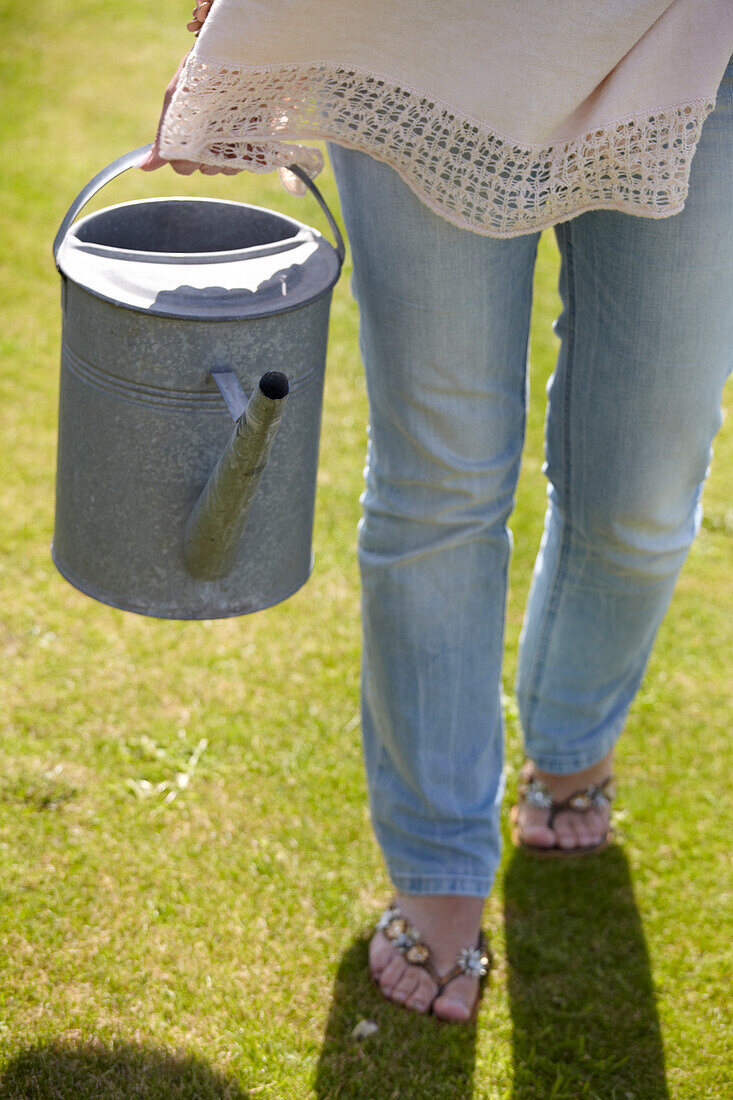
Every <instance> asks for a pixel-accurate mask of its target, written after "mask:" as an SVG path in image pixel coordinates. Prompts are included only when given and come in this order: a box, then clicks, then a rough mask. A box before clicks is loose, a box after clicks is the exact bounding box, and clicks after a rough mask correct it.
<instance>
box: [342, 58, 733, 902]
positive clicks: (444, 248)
mask: <svg viewBox="0 0 733 1100" xmlns="http://www.w3.org/2000/svg"><path fill="white" fill-rule="evenodd" d="M330 152H331V159H332V163H333V167H334V170H335V173H336V178H337V182H338V187H339V192H340V195H341V202H342V208H343V213H344V218H345V220H346V226H347V230H348V233H349V239H350V242H351V248H352V254H353V259H354V277H353V291H354V295H355V297H356V299H357V302H358V304H359V310H360V318H361V322H360V346H361V352H362V357H363V361H364V366H365V370H366V376H367V386H368V393H369V416H370V431H369V446H368V458H367V467H366V472H365V478H366V488H365V492H364V495H363V498H362V501H363V513H364V514H363V519H362V522H361V524H360V531H359V560H360V567H361V575H362V589H363V624H364V645H363V739H364V754H365V761H366V768H367V776H368V781H369V790H370V802H371V810H372V819H373V823H374V828H375V832H376V835H377V839H378V841H379V843H380V845H381V847H382V850H383V853H384V856H385V859H386V863H387V867H388V870H389V873H390V875H391V878H392V880H393V882H394V884H395V886H396V887H397V888H399V889H400V890H402V891H405V892H409V893H420V894H469V895H478V896H485V895H486V894H488V892H489V891H490V889H491V886H492V882H493V877H494V873H495V870H496V867H497V864H498V861H499V855H500V833H499V812H500V804H501V797H502V767H503V728H502V715H501V705H500V683H501V660H502V647H503V627H504V607H505V593H506V579H507V566H508V561H509V555H510V547H511V539H510V534H509V531H508V528H507V521H508V518H509V515H510V513H511V510H512V506H513V501H514V491H515V486H516V481H517V475H518V473H519V466H520V459H521V451H522V444H523V439H524V424H525V402H526V358H527V345H528V335H529V319H530V308H531V299H532V276H533V269H534V263H535V255H536V248H537V240H538V235H537V234H531V235H527V236H521V237H515V238H513V239H510V240H497V239H492V238H488V237H480V236H478V235H476V234H473V233H470V232H467V231H465V230H461V229H458V228H456V227H455V226H453V225H451V224H450V223H448V222H446V221H445V220H443V219H441V218H439V217H437V216H436V215H435V214H433V213H432V212H431V211H430V210H429V209H428V208H427V207H426V206H424V205H423V204H422V203H421V202H420V201H419V200H418V199H417V198H416V197H415V195H414V194H413V193H412V192H411V191H410V190H409V188H408V187H407V186H406V185H405V184H404V183H403V182H402V180H401V179H400V178H399V176H398V175H397V174H396V173H395V172H394V171H393V170H392V169H390V168H388V167H387V166H386V165H383V164H380V163H378V162H377V161H375V160H373V159H371V158H370V157H368V156H366V155H364V154H362V153H358V152H354V151H352V150H347V149H344V148H341V147H338V146H331V147H330ZM732 181H733V67H729V69H728V73H727V75H726V79H725V80H724V82H723V84H722V85H721V89H720V92H719V96H718V102H717V106H716V109H715V111H714V112H713V114H712V115H710V117H709V118H708V120H707V121H706V123H705V125H704V128H703V134H702V138H701V141H700V144H699V147H698V150H697V153H696V155H695V159H694V161H693V167H692V179H691V185H690V195H689V198H688V201H687V206H686V208H685V210H684V211H683V212H682V213H681V214H678V215H676V216H675V217H672V218H668V219H663V220H658V221H655V220H653V219H649V218H638V217H632V216H630V215H626V214H620V213H616V212H613V211H593V212H590V213H586V214H582V215H580V216H578V217H577V218H574V219H572V220H571V221H568V222H565V223H563V224H561V225H559V226H558V227H557V228H556V235H557V242H558V245H559V249H560V254H561V261H562V266H561V274H560V293H561V298H562V304H563V308H562V313H561V316H560V318H559V319H558V321H557V325H556V331H557V335H558V336H559V337H560V340H561V347H560V352H559V357H558V361H557V366H556V369H555V372H554V374H553V377H552V379H551V381H550V384H549V387H548V413H547V426H546V463H545V473H546V475H547V478H548V508H547V515H546V522H545V532H544V536H543V540H542V544H541V547H540V551H539V555H538V558H537V562H536V567H535V572H534V578H533V582H532V589H531V594H530V598H529V604H528V607H527V611H526V616H525V621H524V626H523V630H522V638H521V653H520V662H519V675H518V685H517V690H518V699H519V705H520V714H521V719H522V727H523V731H524V738H525V745H526V751H527V755H528V756H529V757H531V758H532V759H533V760H534V761H535V762H536V763H537V764H538V765H539V766H541V767H542V768H545V769H546V770H548V771H552V772H559V773H568V772H574V771H577V770H579V769H581V768H585V767H588V766H589V765H591V764H593V763H595V762H596V761H598V760H599V759H601V758H602V757H603V756H604V755H605V754H606V753H607V752H608V751H609V750H610V749H611V748H612V747H613V745H614V742H615V741H616V738H617V737H618V735H619V733H620V731H621V728H622V726H623V723H624V719H625V717H626V714H627V711H628V708H629V705H630V704H631V701H632V699H633V697H634V694H635V692H636V690H637V688H638V686H639V683H640V681H641V678H642V675H643V672H644V668H645V665H646V662H647V658H648V656H649V653H650V650H651V647H652V643H653V640H654V637H655V634H656V632H657V629H658V627H659V624H660V622H661V620H662V617H663V616H664V613H665V611H666V608H667V606H668V603H669V600H670V597H671V595H672V590H673V587H674V584H675V580H676V577H677V575H678V572H679V570H680V567H681V566H682V564H683V562H684V560H685V557H686V554H687V551H688V549H689V547H690V544H691V542H692V540H693V538H694V536H695V534H696V533H697V530H698V528H699V524H700V520H701V508H700V495H701V490H702V485H703V482H704V479H705V476H706V471H707V468H708V465H709V462H710V454H711V443H712V440H713V437H714V435H715V433H716V431H717V429H718V427H719V425H720V405H721V391H722V387H723V384H724V382H725V379H726V377H727V376H728V374H729V372H730V370H731V363H732V354H733V182H732ZM681 736H683V733H682V732H681Z"/></svg>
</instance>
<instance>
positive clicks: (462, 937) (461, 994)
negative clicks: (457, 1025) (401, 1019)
mask: <svg viewBox="0 0 733 1100" xmlns="http://www.w3.org/2000/svg"><path fill="white" fill-rule="evenodd" d="M395 905H396V906H397V908H399V910H400V913H401V914H402V915H403V916H404V917H406V919H407V920H408V921H409V922H410V924H412V925H414V926H415V928H417V929H419V931H420V937H421V940H422V942H423V943H425V944H427V946H428V947H429V948H430V951H431V954H432V960H433V964H434V966H435V968H436V970H437V971H438V973H439V974H447V973H449V972H450V971H451V970H452V969H453V966H454V965H455V962H456V958H457V957H458V953H459V951H460V950H461V948H463V947H475V946H476V943H477V941H478V937H479V931H480V928H481V913H482V910H483V906H484V901H483V898H474V897H464V896H452V895H442V894H440V895H423V894H396V895H395ZM369 969H370V971H371V974H372V977H373V978H374V979H375V980H376V981H377V982H379V986H380V988H381V990H382V992H383V993H384V995H385V997H387V998H388V999H389V1000H391V1001H396V1002H397V1003H398V1004H402V1005H405V1006H406V1007H407V1008H411V1009H414V1010H415V1011H416V1012H428V1011H429V1010H430V1008H431V1007H432V1010H433V1012H434V1014H435V1015H436V1016H439V1017H440V1018H441V1019H443V1020H452V1021H454V1022H463V1021H465V1020H468V1019H469V1018H470V1017H471V1015H472V1013H473V1008H474V1005H475V1003H476V997H477V996H478V983H479V979H478V978H473V977H470V976H469V975H468V974H460V975H459V976H458V977H457V978H454V979H453V981H451V982H450V984H449V985H448V986H447V988H446V989H445V991H444V992H443V993H442V994H441V995H440V996H439V997H438V996H436V994H437V992H438V986H437V985H436V983H435V981H434V980H433V978H431V977H430V975H429V974H428V972H427V971H426V970H424V969H423V967H421V966H413V965H411V964H410V963H408V962H407V961H406V960H405V957H404V955H402V954H401V953H400V952H399V951H398V950H397V948H396V947H395V946H394V945H393V943H391V942H390V940H388V939H387V937H386V936H385V935H384V933H383V932H375V933H374V936H373V937H372V940H371V943H370V944H369Z"/></svg>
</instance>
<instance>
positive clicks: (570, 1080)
mask: <svg viewBox="0 0 733 1100" xmlns="http://www.w3.org/2000/svg"><path fill="white" fill-rule="evenodd" d="M504 898H505V924H506V942H507V961H508V964H509V965H508V974H509V997H510V1003H511V1014H512V1025H513V1026H512V1032H513V1061H514V1087H513V1096H514V1097H516V1098H521V1100H530V1098H532V1100H534V1098H537V1100H543V1098H544V1097H550V1096H552V1097H557V1098H558V1100H560V1098H565V1097H568V1098H569V1097H576V1096H578V1097H580V1096H596V1097H599V1098H604V1100H605V1098H606V1097H607V1098H608V1100H612V1098H615V1097H624V1098H626V1097H635V1098H639V1100H664V1098H666V1097H668V1096H669V1092H668V1090H667V1084H666V1078H665V1071H664V1050H663V1046H662V1039H661V1034H660V1030H659V1020H658V1017H657V1010H656V1003H655V997H654V988H653V985H652V979H651V973H650V968H649V956H648V954H647V949H646V943H645V940H644V933H643V930H642V925H641V919H640V916H639V911H638V909H637V906H636V902H635V900H634V892H633V888H632V885H631V876H630V874H629V866H628V863H627V861H626V857H625V856H624V854H623V852H622V851H621V849H620V848H617V847H611V848H609V849H608V850H607V851H605V852H600V853H599V854H598V855H594V856H588V857H584V858H583V859H580V860H573V861H570V860H569V861H561V860H542V861H540V860H533V859H528V858H527V857H526V856H524V855H522V854H521V853H515V854H514V855H513V857H512V859H511V861H510V863H509V866H508V868H507V871H506V874H505V880H504Z"/></svg>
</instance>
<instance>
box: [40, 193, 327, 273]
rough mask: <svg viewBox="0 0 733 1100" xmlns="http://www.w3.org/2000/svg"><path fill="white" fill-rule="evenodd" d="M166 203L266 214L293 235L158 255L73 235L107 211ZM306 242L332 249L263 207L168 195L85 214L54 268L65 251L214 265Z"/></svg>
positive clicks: (313, 234) (316, 235) (63, 244)
mask: <svg viewBox="0 0 733 1100" xmlns="http://www.w3.org/2000/svg"><path fill="white" fill-rule="evenodd" d="M167 202H171V203H175V202H188V203H206V204H211V205H214V206H236V207H239V208H242V209H245V210H256V211H261V212H262V213H263V214H269V215H271V216H272V217H275V218H279V219H280V220H281V221H283V222H287V223H288V224H289V225H291V226H294V227H295V228H296V230H297V231H296V232H295V233H294V234H293V236H292V237H284V238H282V239H281V240H279V241H272V242H270V243H269V244H255V245H250V246H249V247H246V248H228V249H222V250H220V251H211V252H162V251H149V250H146V249H137V248H123V247H122V246H120V245H111V244H98V243H97V242H94V241H83V240H81V239H80V238H79V236H78V232H77V231H78V229H79V228H80V227H81V226H83V225H86V224H87V223H88V222H90V221H92V220H93V219H94V218H96V217H98V216H99V215H100V214H106V213H108V212H109V211H110V210H121V209H123V208H124V207H129V206H143V205H144V206H152V205H153V204H155V203H167ZM308 241H312V242H314V243H316V244H318V243H320V242H321V241H323V242H324V243H325V244H327V245H328V247H329V248H333V245H331V244H329V242H328V241H327V240H326V238H325V237H324V236H323V234H322V233H319V231H318V230H317V229H314V228H313V227H312V226H310V225H306V224H305V222H300V221H298V220H297V218H292V217H290V215H289V214H281V213H280V212H279V211H277V210H269V209H268V208H267V207H266V206H257V205H255V204H254V203H249V202H239V201H237V200H236V199H215V198H208V197H205V196H198V195H191V196H188V195H170V196H160V197H159V198H149V199H130V200H128V201H127V202H118V203H114V204H113V205H112V206H105V207H103V208H102V209H101V210H93V211H92V212H91V213H90V214H85V215H84V217H83V218H79V220H78V221H76V222H74V224H73V225H72V226H71V227H70V228H69V229H68V230H67V232H66V234H65V236H64V239H63V241H62V242H61V246H60V248H59V250H58V257H57V266H58V268H59V270H60V271H62V272H63V266H62V263H63V254H64V251H65V250H66V249H67V248H69V247H72V248H74V249H75V250H78V251H81V252H85V253H86V254H87V255H93V256H109V257H114V258H115V259H119V260H123V261H124V260H130V261H132V262H139V263H159V264H165V263H173V264H215V263H235V262H236V261H237V260H238V259H240V258H241V259H244V258H247V259H256V258H257V257H258V256H271V255H274V254H275V253H278V252H287V251H289V250H290V249H293V248H297V247H299V246H300V245H302V244H304V243H306V242H308Z"/></svg>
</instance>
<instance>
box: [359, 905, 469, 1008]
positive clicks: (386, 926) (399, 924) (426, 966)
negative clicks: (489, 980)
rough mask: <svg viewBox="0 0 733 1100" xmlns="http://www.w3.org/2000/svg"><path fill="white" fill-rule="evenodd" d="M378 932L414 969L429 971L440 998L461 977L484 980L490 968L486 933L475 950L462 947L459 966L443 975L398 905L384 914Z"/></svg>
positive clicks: (417, 932)
mask: <svg viewBox="0 0 733 1100" xmlns="http://www.w3.org/2000/svg"><path fill="white" fill-rule="evenodd" d="M376 930H377V931H378V932H382V933H383V934H384V935H385V936H386V937H387V939H388V940H390V942H391V943H392V944H393V945H394V947H395V948H396V949H397V951H399V952H400V954H401V955H404V957H405V961H406V962H408V963H410V964H411V965H412V966H421V967H422V968H423V970H425V971H427V973H428V974H429V975H430V977H431V978H432V979H433V981H434V982H435V984H436V985H437V987H438V995H440V994H441V993H442V992H443V990H444V989H445V987H446V986H447V985H448V982H452V981H453V979H454V978H457V977H458V976H459V975H460V974H468V975H469V977H472V978H483V977H484V975H485V974H487V973H488V969H489V960H490V956H489V949H488V945H487V943H486V938H485V937H484V934H483V932H481V933H480V934H479V938H478V941H477V943H476V946H475V947H462V948H461V950H460V951H459V952H458V956H457V958H456V962H455V965H454V966H453V968H452V970H450V971H448V973H447V974H440V973H438V970H437V969H436V966H435V963H434V962H433V956H432V952H431V950H430V948H429V947H428V945H427V944H426V943H423V940H422V936H421V934H420V932H419V930H418V929H417V928H415V926H414V925H413V924H410V922H409V921H408V920H407V918H406V917H405V916H403V915H402V913H401V912H400V910H399V909H398V908H397V906H395V905H394V904H392V905H390V906H388V907H387V909H385V911H384V912H383V913H382V915H381V917H380V918H379V920H378V921H377V925H376Z"/></svg>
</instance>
